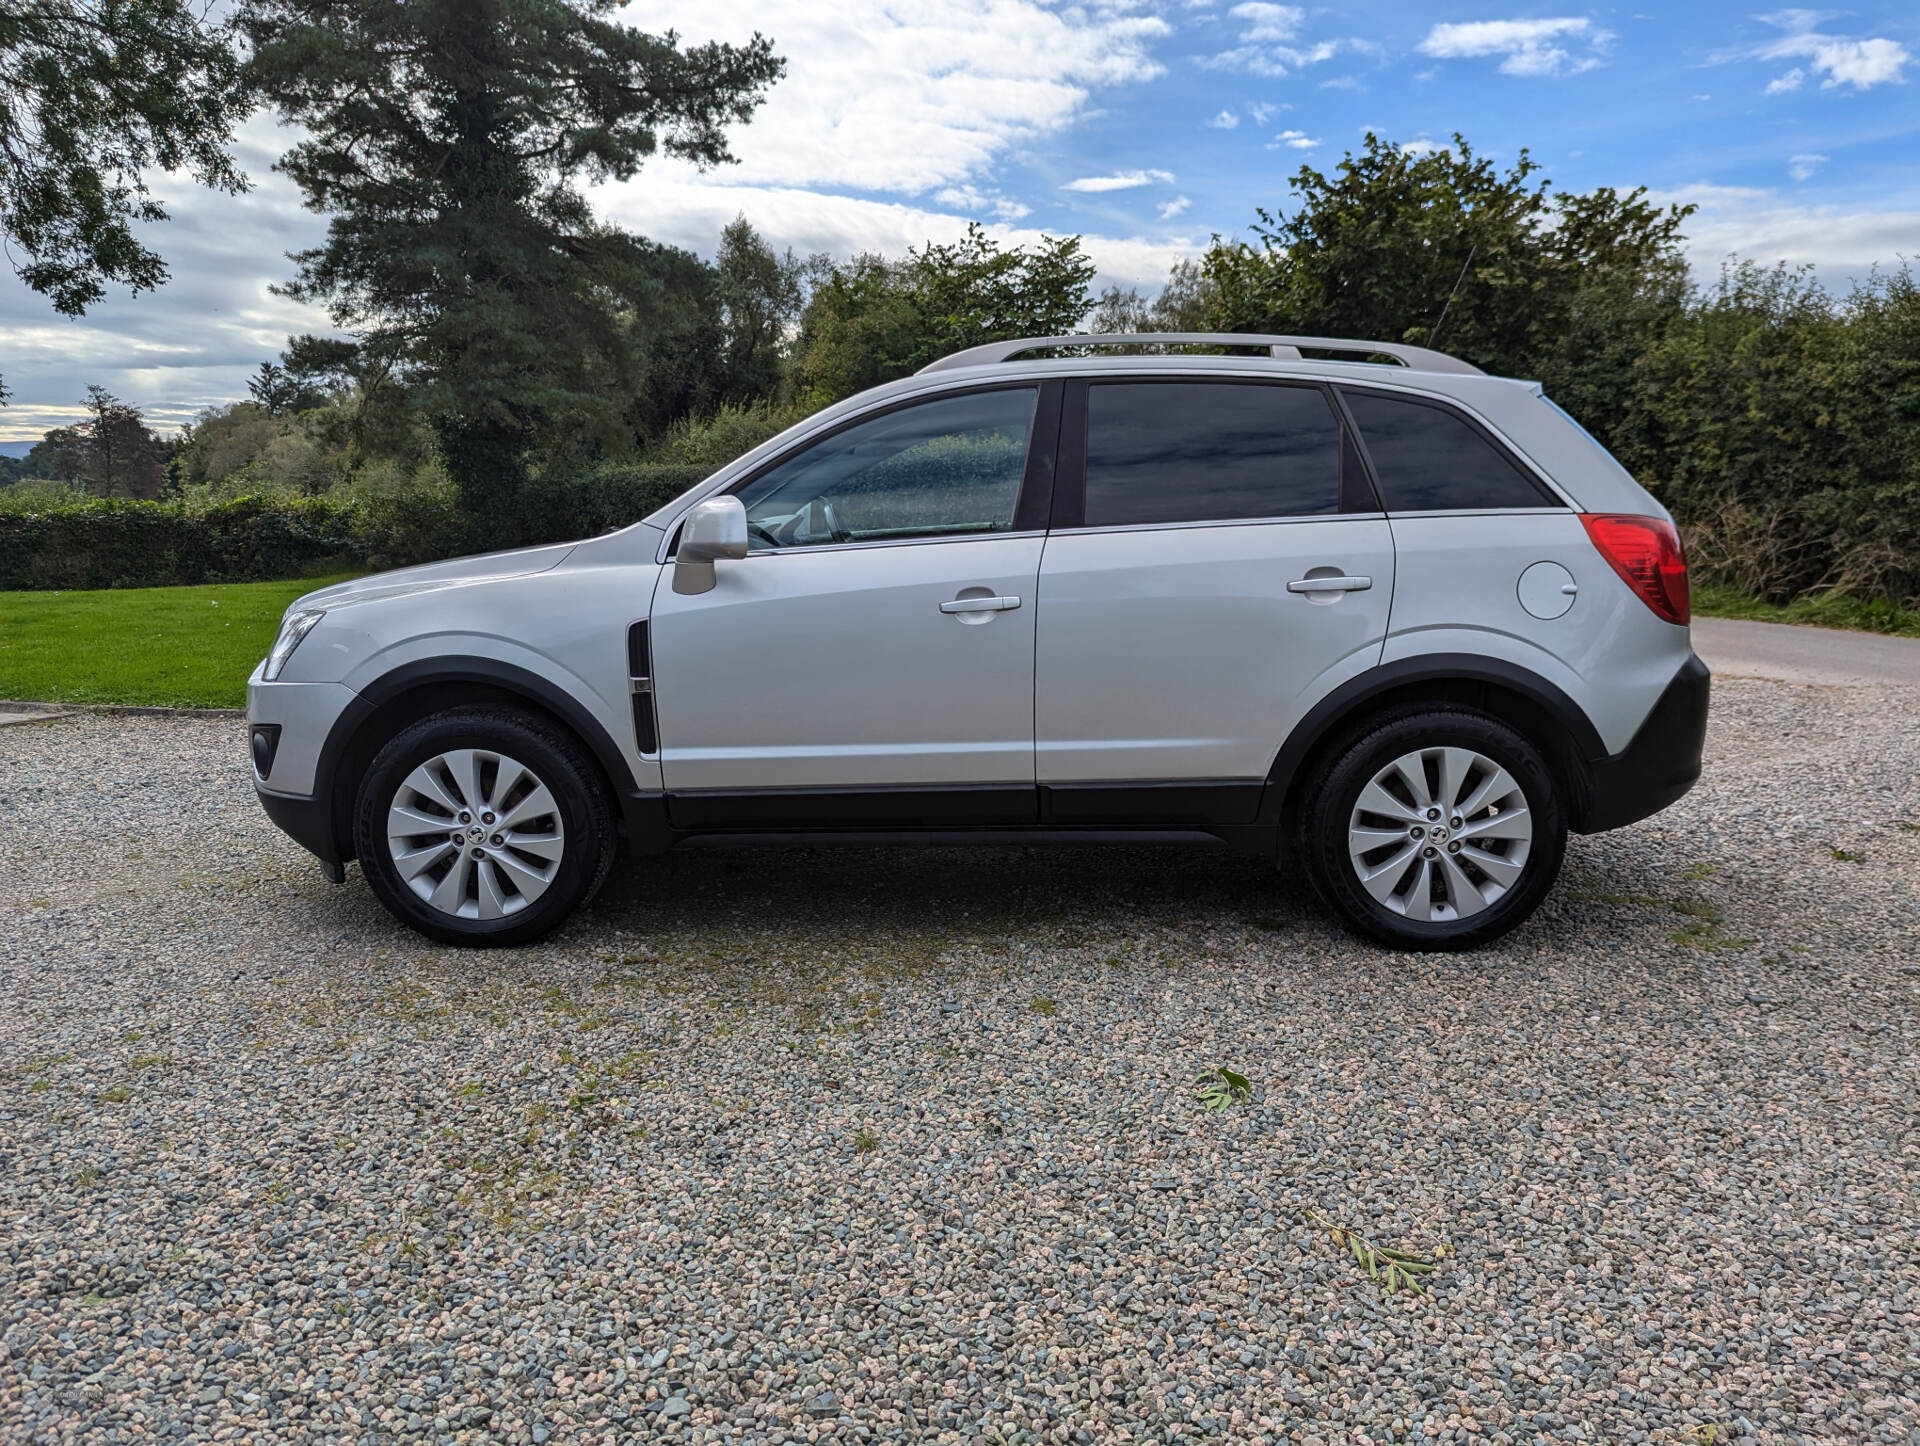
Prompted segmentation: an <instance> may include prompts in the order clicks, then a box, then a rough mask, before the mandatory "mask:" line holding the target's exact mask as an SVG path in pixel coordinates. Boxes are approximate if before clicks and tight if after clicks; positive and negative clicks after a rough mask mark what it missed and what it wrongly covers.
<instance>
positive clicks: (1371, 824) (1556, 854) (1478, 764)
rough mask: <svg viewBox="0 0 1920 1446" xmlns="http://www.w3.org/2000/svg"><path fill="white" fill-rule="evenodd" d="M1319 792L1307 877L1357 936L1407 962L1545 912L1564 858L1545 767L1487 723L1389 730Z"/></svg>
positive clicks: (1432, 715)
mask: <svg viewBox="0 0 1920 1446" xmlns="http://www.w3.org/2000/svg"><path fill="white" fill-rule="evenodd" d="M1308 787H1309V792H1308V794H1307V804H1306V810H1305V816H1304V819H1303V825H1304V826H1303V828H1302V831H1301V837H1300V840H1299V843H1300V847H1301V848H1302V850H1303V851H1304V854H1305V861H1306V864H1307V872H1308V874H1309V875H1310V877H1311V878H1312V879H1313V882H1314V884H1315V885H1316V887H1317V888H1318V890H1319V892H1320V894H1321V896H1322V897H1323V898H1325V899H1326V901H1327V902H1328V903H1329V904H1330V905H1331V906H1332V907H1333V908H1334V909H1335V910H1336V911H1338V912H1339V914H1340V915H1341V916H1342V917H1343V918H1344V919H1345V920H1346V922H1347V923H1348V924H1350V925H1351V926H1352V927H1353V928H1355V929H1357V930H1358V931H1359V932H1361V933H1363V934H1367V935H1370V936H1371V937H1373V938H1375V939H1378V940H1380V941H1381V942H1382V943H1385V944H1391V945H1393V946H1394V947H1396V948H1401V949H1470V948H1473V947H1474V946H1475V945H1478V944H1484V943H1486V942H1488V941H1490V940H1492V939H1497V938H1499V937H1500V936H1501V935H1502V934H1505V933H1506V932H1507V931H1508V930H1510V929H1512V928H1514V927H1515V926H1516V925H1517V924H1519V923H1520V922H1521V921H1522V920H1523V919H1525V918H1526V917H1527V916H1528V915H1529V914H1531V913H1532V912H1533V911H1534V909H1536V908H1537V907H1538V906H1539V904H1540V901H1541V900H1542V899H1544V898H1545V897H1546V895H1547V891H1548V890H1549V889H1551V888H1552V887H1553V882H1554V879H1555V878H1556V877H1557V876H1558V874H1559V872H1560V861H1561V858H1562V856H1563V855H1564V854H1565V852H1566V842H1567V822H1566V812H1565V808H1564V805H1563V803H1562V800H1561V798H1560V796H1559V790H1558V788H1557V787H1556V785H1555V781H1554V776H1553V771H1552V769H1551V768H1550V767H1549V766H1548V765H1547V761H1546V759H1545V758H1544V757H1542V755H1541V753H1540V750H1539V749H1538V748H1536V747H1535V746H1534V745H1533V744H1532V743H1530V742H1529V741H1528V740H1527V739H1526V738H1525V737H1523V736H1522V735H1521V734H1519V733H1518V732H1516V731H1515V730H1514V729H1512V728H1510V727H1508V726H1507V725H1506V724H1504V723H1502V722H1500V721H1498V720H1497V719H1494V718H1490V717H1488V716H1486V715H1485V714H1482V713H1474V712H1469V711H1467V710H1464V709H1450V708H1437V707H1436V708H1432V709H1421V710H1417V711H1413V712H1408V713H1404V714H1401V715H1399V716H1396V717H1392V718H1388V719H1385V720H1383V721H1381V722H1380V723H1378V724H1377V725H1376V726H1374V727H1373V728H1371V729H1370V730H1369V731H1368V732H1367V733H1366V734H1365V735H1364V736H1362V737H1361V738H1360V739H1359V740H1358V741H1357V742H1355V743H1354V744H1353V745H1352V746H1351V747H1349V748H1347V749H1346V750H1345V751H1343V752H1340V753H1338V754H1336V755H1334V756H1333V757H1332V758H1331V759H1329V760H1328V761H1327V762H1326V763H1325V764H1324V765H1323V766H1322V768H1321V769H1320V770H1319V771H1318V773H1317V775H1316V777H1315V778H1314V779H1313V780H1310V782H1309V785H1308Z"/></svg>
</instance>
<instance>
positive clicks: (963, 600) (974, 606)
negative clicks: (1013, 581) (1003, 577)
mask: <svg viewBox="0 0 1920 1446" xmlns="http://www.w3.org/2000/svg"><path fill="white" fill-rule="evenodd" d="M1019 606H1020V599H1019V598H1017V597H957V598H955V599H954V600H953V601H952V602H943V603H941V604H940V611H941V612H943V613H1007V612H1012V611H1013V610H1014V609H1015V608H1017V607H1019Z"/></svg>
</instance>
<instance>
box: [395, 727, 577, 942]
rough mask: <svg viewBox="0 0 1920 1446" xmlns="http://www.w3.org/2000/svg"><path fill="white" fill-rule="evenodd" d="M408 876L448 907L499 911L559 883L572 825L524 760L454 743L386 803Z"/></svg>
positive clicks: (488, 913)
mask: <svg viewBox="0 0 1920 1446" xmlns="http://www.w3.org/2000/svg"><path fill="white" fill-rule="evenodd" d="M387 848H388V852H389V855H390V857H391V858H392V860H393V866H394V869H395V870H396V871H397V872H398V873H399V875H400V878H401V881H402V882H404V883H405V884H406V886H407V887H408V888H410V889H411V890H413V892H414V893H415V894H417V895H418V896H419V897H420V898H422V899H424V900H425V901H426V902H427V903H428V904H430V905H432V906H433V907H434V908H435V909H437V910H439V911H440V912H441V913H443V914H451V915H454V916H455V917H457V918H462V919H500V918H505V917H506V916H507V915H510V914H517V913H519V912H520V911H521V910H522V909H524V908H526V907H527V906H528V905H530V904H532V903H533V902H534V901H535V900H536V899H538V898H539V897H540V896H541V895H542V894H544V893H545V892H546V891H547V889H548V887H549V886H550V885H551V884H552V883H553V881H554V879H555V877H556V876H558V874H559V872H560V863H561V858H562V856H563V855H564V854H565V852H566V825H565V824H564V823H563V822H562V821H561V817H560V805H559V804H558V803H557V802H556V801H555V799H554V796H553V794H552V792H551V791H549V789H548V788H547V786H546V784H544V783H542V782H541V781H540V779H539V778H538V777H537V776H536V775H535V774H534V772H533V770H532V769H530V768H528V767H527V766H526V765H525V764H523V763H521V762H520V761H519V760H517V759H514V758H510V757H508V756H507V755H506V754H504V753H494V752H489V751H487V750H485V749H480V748H460V749H452V750H449V751H447V752H445V753H439V754H436V755H434V756H433V757H432V758H429V759H428V760H427V761H426V762H424V763H422V764H421V765H420V766H419V767H417V768H415V769H414V770H413V771H412V772H411V773H409V774H408V775H407V776H406V779H405V780H404V781H403V782H402V783H401V785H400V787H399V789H398V790H397V791H396V792H395V794H394V797H393V802H392V804H391V805H390V806H389V807H388V809H387Z"/></svg>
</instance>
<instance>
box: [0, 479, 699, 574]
mask: <svg viewBox="0 0 1920 1446" xmlns="http://www.w3.org/2000/svg"><path fill="white" fill-rule="evenodd" d="M706 475H707V469H706V468H703V467H641V466H609V467H601V468H598V469H596V470H594V471H592V472H588V473H584V474H581V475H578V476H573V477H562V478H550V479H547V480H546V481H544V482H542V483H540V484H537V485H535V486H533V487H530V488H529V489H528V496H527V500H526V505H525V507H524V508H523V512H522V515H521V516H520V517H519V518H518V519H516V528H515V530H514V531H513V532H512V533H511V534H507V533H503V532H502V531H501V530H500V529H499V527H498V526H497V525H496V524H495V523H494V522H493V521H492V520H488V521H480V520H477V519H474V518H472V517H469V516H468V515H466V514H465V513H463V512H462V511H461V510H460V509H459V508H458V507H457V506H456V505H455V503H454V499H453V495H452V493H451V492H450V491H448V490H446V489H438V488H421V489H419V490H417V491H412V492H403V493H396V494H392V495H387V496H375V497H364V498H355V499H352V500H348V501H336V500H333V499H330V498H310V499H304V500H300V501H278V500H271V499H267V498H261V497H242V498H239V499H238V500H236V501H232V502H222V503H218V504H216V505H214V506H210V507H192V506H189V505H188V504H186V503H182V502H128V501H89V502H81V503H76V504H69V505H64V506H56V507H52V508H49V509H47V510H45V511H37V512H0V591H11V590H29V589H49V588H103V587H171V586H175V585H179V584H186V583H209V582H261V581H269V580H272V579H275V578H284V577H300V576H303V575H306V574H310V573H313V572H317V571H323V570H329V569H331V570H346V569H349V568H365V569H367V570H369V571H380V570H383V569H386V568H393V567H406V566H409V565H411V564H413V563H419V562H434V561H438V560H439V559H441V558H447V557H460V556H463V555H466V554H469V553H475V552H487V551H492V550H494V549H496V548H502V547H514V546H520V545H523V544H527V543H537V542H562V541H567V540H569V539H572V538H580V537H592V536H594V535H596V534H598V533H601V532H605V531H607V530H608V529H610V528H614V527H624V526H626V525H627V524H628V523H631V522H635V521H638V520H639V519H640V518H642V517H644V516H646V515H647V514H648V513H649V512H652V511H653V510H654V509H655V508H657V507H659V506H660V505H662V504H663V503H666V502H670V501H671V500H672V499H673V498H675V497H677V496H679V495H680V493H682V492H684V491H686V490H687V488H689V487H691V486H693V484H694V483H696V482H698V481H700V480H701V479H702V478H704V477H705V476H706Z"/></svg>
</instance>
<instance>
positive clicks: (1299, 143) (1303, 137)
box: [1267, 131, 1324, 151]
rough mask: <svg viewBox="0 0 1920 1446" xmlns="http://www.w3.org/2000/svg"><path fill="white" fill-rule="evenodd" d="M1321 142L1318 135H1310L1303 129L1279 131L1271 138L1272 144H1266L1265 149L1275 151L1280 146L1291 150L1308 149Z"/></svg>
mask: <svg viewBox="0 0 1920 1446" xmlns="http://www.w3.org/2000/svg"><path fill="white" fill-rule="evenodd" d="M1321 144H1324V143H1323V142H1322V141H1321V140H1320V138H1319V137H1318V136H1310V135H1308V134H1307V133H1306V132H1305V131H1281V132H1280V134H1279V135H1277V136H1275V137H1274V138H1273V144H1272V145H1270V146H1268V147H1267V149H1268V150H1270V151H1276V150H1279V149H1280V147H1282V146H1286V147H1288V148H1289V149H1291V150H1296V151H1310V150H1312V149H1313V148H1314V147H1315V146H1317V145H1321Z"/></svg>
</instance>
